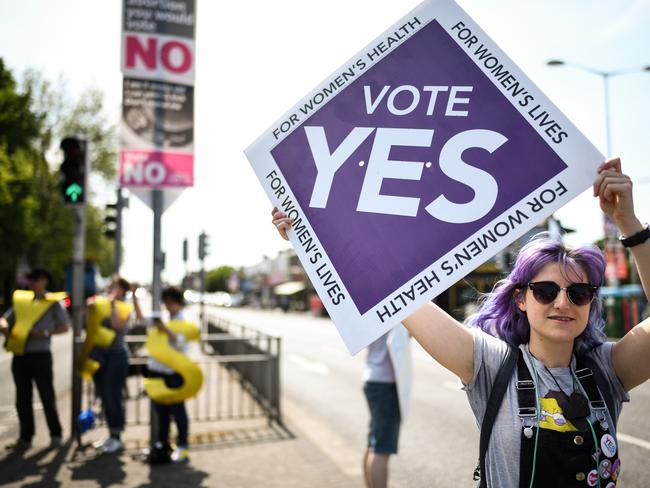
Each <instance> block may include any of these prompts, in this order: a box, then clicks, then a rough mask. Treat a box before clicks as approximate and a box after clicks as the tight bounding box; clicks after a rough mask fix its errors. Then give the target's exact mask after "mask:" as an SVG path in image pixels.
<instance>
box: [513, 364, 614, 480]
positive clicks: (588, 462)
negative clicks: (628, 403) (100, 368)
mask: <svg viewBox="0 0 650 488" xmlns="http://www.w3.org/2000/svg"><path fill="white" fill-rule="evenodd" d="M517 375H518V381H517V396H518V399H519V416H520V418H521V419H522V423H523V428H522V433H521V453H520V468H519V487H520V488H528V487H530V486H531V476H532V473H533V463H534V467H535V479H534V481H533V483H532V486H533V487H535V488H574V487H575V488H578V487H591V486H600V488H614V487H615V486H616V480H617V479H618V476H619V472H620V461H619V459H618V446H617V444H616V439H615V437H614V435H613V434H611V432H610V429H609V427H610V426H609V425H608V421H607V416H606V414H607V407H606V405H605V402H604V401H603V399H602V397H601V395H600V393H599V391H598V388H597V387H596V383H595V381H594V378H593V373H592V372H591V370H589V369H588V368H584V367H581V365H580V359H579V358H578V360H577V363H576V372H575V376H576V377H577V379H578V381H579V382H580V384H581V385H582V388H583V389H584V391H585V392H586V393H587V396H588V400H589V409H590V410H591V412H592V413H593V414H594V415H595V416H596V418H597V419H598V420H597V421H595V422H594V423H593V424H592V425H593V432H594V433H595V437H596V440H597V442H598V464H597V463H596V448H595V446H594V434H593V433H592V430H591V428H590V427H589V424H588V423H587V421H586V418H582V419H576V420H575V421H573V420H572V423H574V425H575V424H578V425H576V428H577V429H579V430H578V431H571V432H558V431H555V430H550V429H539V439H538V442H537V453H536V455H535V437H536V436H537V430H538V428H539V427H538V425H535V424H537V423H538V422H537V421H538V418H539V416H538V412H537V395H536V389H535V383H534V382H533V379H532V377H531V374H530V371H529V370H528V367H527V366H526V363H525V362H524V359H523V355H520V356H519V360H518V362H517ZM583 398H584V397H583ZM534 457H535V459H533V458H534ZM599 482H600V485H599Z"/></svg>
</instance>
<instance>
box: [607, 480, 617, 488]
mask: <svg viewBox="0 0 650 488" xmlns="http://www.w3.org/2000/svg"><path fill="white" fill-rule="evenodd" d="M605 488H616V483H614V482H613V481H610V482H609V483H607V486H606V487H605Z"/></svg>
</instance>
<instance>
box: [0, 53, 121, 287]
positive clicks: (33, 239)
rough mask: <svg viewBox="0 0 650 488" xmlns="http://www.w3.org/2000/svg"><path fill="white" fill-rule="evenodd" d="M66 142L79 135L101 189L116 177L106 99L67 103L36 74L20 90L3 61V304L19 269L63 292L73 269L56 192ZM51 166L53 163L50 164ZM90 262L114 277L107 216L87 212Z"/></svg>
mask: <svg viewBox="0 0 650 488" xmlns="http://www.w3.org/2000/svg"><path fill="white" fill-rule="evenodd" d="M63 134H77V135H82V136H85V137H87V138H88V140H89V141H90V143H91V148H92V149H91V151H92V154H91V155H90V157H91V162H92V163H91V168H92V170H93V171H94V173H95V174H97V175H99V176H100V177H101V178H96V177H93V179H92V180H91V181H99V182H100V183H101V184H104V183H105V181H106V180H110V179H112V178H114V177H115V175H116V168H115V166H116V165H115V160H116V154H117V150H116V148H117V144H116V138H115V129H114V127H112V126H109V125H108V124H107V123H106V119H105V116H104V115H103V112H102V95H101V93H100V92H99V91H97V90H88V91H86V92H85V93H84V94H83V95H82V96H81V98H80V99H79V101H77V102H76V103H70V102H69V101H68V100H67V97H66V95H65V91H64V88H63V86H62V85H61V86H59V87H57V88H55V87H53V85H52V84H51V83H50V82H49V81H47V80H45V79H43V77H42V75H40V74H39V73H37V72H34V71H29V72H27V73H26V74H25V77H24V81H23V83H22V85H20V86H19V85H18V84H17V83H16V81H15V79H14V77H13V75H12V74H11V72H10V71H9V70H7V69H6V67H5V65H4V63H3V61H2V59H0V242H1V243H2V253H0V288H1V289H2V294H3V295H4V297H5V298H6V297H7V295H8V293H9V292H10V290H11V289H12V288H13V286H14V280H15V276H16V271H17V270H18V269H19V267H20V266H36V265H38V266H45V267H47V268H48V269H49V270H50V272H51V273H52V275H53V278H54V282H55V283H53V287H52V288H56V287H60V286H61V285H62V284H63V269H64V266H65V265H66V264H67V263H69V262H70V261H71V257H72V256H71V255H72V226H73V212H72V210H71V209H69V208H65V207H64V206H63V204H62V202H61V197H60V195H59V190H58V181H59V173H58V169H59V165H60V162H61V153H60V151H59V150H58V144H59V141H60V140H61V137H62V136H63ZM48 159H50V161H51V163H49V162H48ZM86 209H87V210H86V211H87V235H86V257H87V259H88V260H91V261H93V262H95V263H96V264H98V265H99V269H100V271H101V272H102V274H109V273H110V272H111V269H112V260H113V247H114V246H113V242H112V241H109V240H108V239H106V237H105V236H104V235H103V232H102V227H103V220H104V212H103V210H101V209H98V208H96V207H93V206H92V205H87V206H86Z"/></svg>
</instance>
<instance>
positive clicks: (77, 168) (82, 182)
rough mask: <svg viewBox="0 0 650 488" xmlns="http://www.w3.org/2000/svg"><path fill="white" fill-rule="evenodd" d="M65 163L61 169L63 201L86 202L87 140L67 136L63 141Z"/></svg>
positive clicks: (71, 203) (68, 202)
mask: <svg viewBox="0 0 650 488" xmlns="http://www.w3.org/2000/svg"><path fill="white" fill-rule="evenodd" d="M61 149H62V150H63V163H62V164H61V169H60V190H61V197H62V198H63V203H65V204H68V205H83V204H84V203H86V141H85V140H83V139H80V138H78V137H66V138H64V139H63V140H62V141H61Z"/></svg>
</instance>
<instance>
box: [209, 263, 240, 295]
mask: <svg viewBox="0 0 650 488" xmlns="http://www.w3.org/2000/svg"><path fill="white" fill-rule="evenodd" d="M235 271H236V270H235V268H233V267H232V266H220V267H218V268H215V269H213V270H210V271H208V272H207V273H206V274H205V289H206V291H208V292H214V291H228V278H230V275H231V274H232V273H234V272H235Z"/></svg>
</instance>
